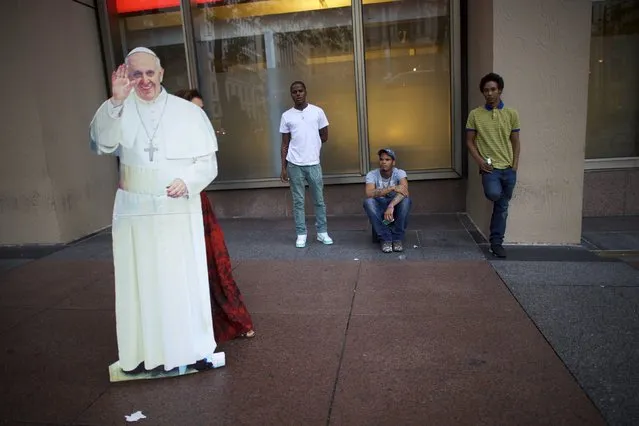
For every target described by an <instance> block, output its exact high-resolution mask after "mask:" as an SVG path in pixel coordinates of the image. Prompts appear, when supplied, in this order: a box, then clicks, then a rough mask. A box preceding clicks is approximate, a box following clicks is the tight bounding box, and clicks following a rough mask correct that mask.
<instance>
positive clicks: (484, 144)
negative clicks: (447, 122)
mask: <svg viewBox="0 0 639 426" xmlns="http://www.w3.org/2000/svg"><path fill="white" fill-rule="evenodd" d="M466 131H473V132H475V133H476V136H475V143H476V144H477V149H478V150H479V154H480V155H481V156H482V157H483V158H485V159H486V158H490V159H491V161H492V165H493V167H494V168H496V169H506V168H508V167H512V166H513V145H512V143H511V142H510V135H511V134H512V133H513V132H518V131H519V114H518V113H517V111H516V110H514V109H512V108H507V107H505V106H504V103H503V102H500V103H499V105H498V106H497V108H493V107H492V106H490V105H484V106H480V107H477V108H475V109H474V110H472V111H471V112H470V114H468V121H467V122H466Z"/></svg>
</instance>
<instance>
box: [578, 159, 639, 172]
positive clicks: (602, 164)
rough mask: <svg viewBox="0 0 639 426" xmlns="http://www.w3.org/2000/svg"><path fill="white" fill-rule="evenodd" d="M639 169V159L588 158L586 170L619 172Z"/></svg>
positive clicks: (585, 164) (585, 162)
mask: <svg viewBox="0 0 639 426" xmlns="http://www.w3.org/2000/svg"><path fill="white" fill-rule="evenodd" d="M635 168H639V157H618V158H587V159H586V160H585V161H584V170H586V171H595V170H619V169H635Z"/></svg>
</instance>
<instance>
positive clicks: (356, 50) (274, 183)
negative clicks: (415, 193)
mask: <svg viewBox="0 0 639 426" xmlns="http://www.w3.org/2000/svg"><path fill="white" fill-rule="evenodd" d="M448 2H449V11H450V13H449V22H450V28H451V32H450V37H449V40H448V41H449V47H450V69H451V75H450V94H451V107H450V117H451V128H450V135H451V144H452V146H451V164H452V167H451V168H450V169H449V168H446V169H436V170H416V171H407V174H408V176H409V177H410V179H411V180H437V179H459V178H461V177H462V173H463V161H462V155H463V147H462V137H463V132H462V130H461V124H462V79H463V76H462V69H461V62H462V61H461V23H460V21H461V10H460V0H448ZM194 4H195V3H194V1H193V0H180V14H181V17H182V33H183V38H184V50H185V55H186V68H187V78H188V81H189V84H190V86H191V87H192V88H197V87H198V85H199V78H198V77H199V75H198V68H197V58H196V54H197V49H196V40H195V27H194V25H193V19H192V7H194ZM96 6H97V10H98V17H99V25H100V31H101V33H102V43H103V45H104V46H103V49H104V52H105V61H106V63H105V67H106V68H107V69H114V67H115V66H116V64H117V63H118V60H119V59H118V58H119V57H120V56H122V55H123V54H124V48H125V46H124V40H121V37H120V34H119V33H118V34H115V33H116V31H114V29H115V28H119V24H118V19H117V16H116V15H115V13H114V12H110V11H114V10H115V0H96ZM362 8H363V0H352V2H351V16H352V26H353V46H354V47H353V59H354V61H353V62H354V67H355V70H354V71H355V100H356V104H357V108H358V110H357V131H358V144H359V147H358V151H359V157H360V158H359V168H360V173H359V174H352V173H351V174H339V175H325V176H324V182H325V183H326V184H329V185H332V184H350V183H362V182H363V181H364V176H365V175H366V173H367V172H368V171H369V170H370V144H369V137H368V131H369V129H368V110H367V102H366V101H367V97H366V61H365V48H364V23H363V9H362ZM117 44H120V45H121V46H119V47H120V49H117V47H118V46H117ZM286 186H288V185H287V184H284V183H282V182H280V180H279V178H262V179H241V180H230V181H223V182H214V183H212V184H211V185H209V187H208V188H207V189H209V190H226V189H251V188H273V187H286Z"/></svg>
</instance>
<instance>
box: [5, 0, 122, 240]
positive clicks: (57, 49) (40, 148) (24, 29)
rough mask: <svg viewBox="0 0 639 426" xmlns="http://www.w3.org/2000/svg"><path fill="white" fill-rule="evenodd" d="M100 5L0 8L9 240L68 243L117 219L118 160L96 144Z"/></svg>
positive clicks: (102, 91)
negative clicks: (92, 138)
mask: <svg viewBox="0 0 639 426" xmlns="http://www.w3.org/2000/svg"><path fill="white" fill-rule="evenodd" d="M98 34H99V33H98V27H97V22H96V18H95V10H94V9H92V8H90V7H87V6H84V5H81V4H79V3H77V2H73V1H71V0H59V1H55V2H53V1H45V2H38V5H37V7H31V6H28V5H25V4H24V3H23V2H2V4H1V5H0V52H1V57H2V58H3V62H2V64H3V65H2V67H0V91H1V92H2V94H3V100H2V109H1V110H0V111H1V113H0V128H1V129H2V134H1V135H0V144H1V145H0V148H1V152H2V167H0V245H22V244H55V243H66V242H69V241H72V240H74V239H77V238H79V237H82V236H84V235H87V234H89V233H91V232H94V231H97V230H99V229H102V228H104V227H105V226H108V225H109V224H110V221H111V212H112V205H113V196H114V193H115V184H116V162H115V159H114V158H109V157H97V156H96V155H94V154H93V153H91V151H90V150H89V122H90V120H91V117H92V115H93V112H94V111H95V110H96V109H97V107H98V106H99V105H100V103H101V102H102V101H103V100H104V99H105V98H106V87H105V79H104V73H103V69H102V57H101V53H100V40H99V36H98Z"/></svg>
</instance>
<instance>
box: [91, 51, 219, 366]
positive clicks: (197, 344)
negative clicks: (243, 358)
mask: <svg viewBox="0 0 639 426" xmlns="http://www.w3.org/2000/svg"><path fill="white" fill-rule="evenodd" d="M163 73H164V70H163V69H162V67H161V64H160V60H159V58H158V57H157V56H156V54H155V53H154V52H153V51H151V50H149V49H146V48H136V49H134V50H132V51H131V52H130V53H129V54H128V55H127V57H126V60H125V63H124V64H122V65H120V67H118V69H117V70H116V71H115V72H113V74H112V76H111V83H112V96H111V98H110V99H108V100H107V101H105V102H104V103H103V104H102V105H101V106H100V108H99V109H98V111H97V112H96V114H95V116H94V118H93V121H92V122H91V129H90V130H91V143H92V147H93V149H94V150H95V151H96V152H97V153H98V154H115V155H118V156H119V157H120V184H119V188H118V190H117V193H116V196H115V204H114V207H113V227H112V233H113V261H114V267H115V293H116V306H115V307H116V330H117V342H118V353H119V365H120V367H121V368H122V370H124V372H126V373H144V372H145V371H149V370H155V371H158V370H160V371H161V370H162V369H163V370H165V371H170V370H173V369H175V368H178V369H179V370H181V371H184V369H185V368H186V367H192V368H195V369H197V370H203V369H208V368H211V367H212V366H213V365H212V363H211V362H209V361H210V360H211V359H212V358H211V357H212V355H213V352H214V351H215V347H216V344H215V340H214V337H213V323H212V318H211V306H210V297H209V290H208V277H207V268H206V257H205V256H206V254H205V246H204V229H203V223H202V211H201V204H200V197H199V194H200V191H202V190H203V189H204V188H206V186H207V185H208V184H209V183H210V182H211V181H212V180H213V179H215V177H216V176H217V160H216V157H215V153H216V151H217V140H216V138H215V133H214V131H213V127H212V126H211V123H210V121H209V119H208V118H207V116H206V114H205V113H204V112H203V111H202V109H201V108H199V107H198V106H197V105H195V104H193V103H191V102H187V101H185V100H183V99H180V98H178V97H176V96H173V95H170V94H168V93H167V92H166V90H165V89H164V88H163V87H162V85H161V83H162V77H163Z"/></svg>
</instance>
